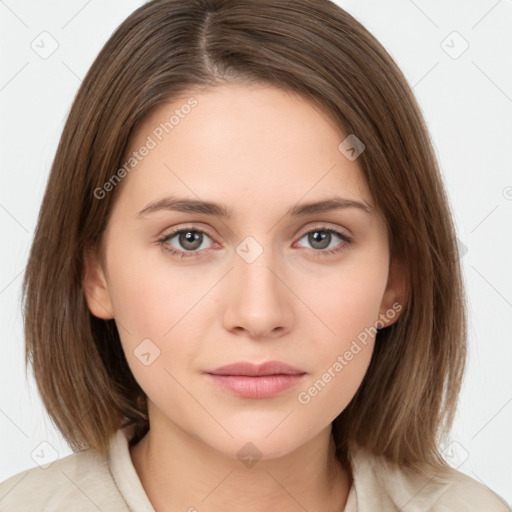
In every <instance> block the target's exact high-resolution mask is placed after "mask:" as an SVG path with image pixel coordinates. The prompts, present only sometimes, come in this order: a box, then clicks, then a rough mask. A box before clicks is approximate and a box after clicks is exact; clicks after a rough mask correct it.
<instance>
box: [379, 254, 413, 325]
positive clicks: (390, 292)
mask: <svg viewBox="0 0 512 512" xmlns="http://www.w3.org/2000/svg"><path fill="white" fill-rule="evenodd" d="M407 294H408V287H407V275H406V269H405V266H404V265H403V264H402V263H401V262H399V261H398V260H396V259H393V260H392V261H391V262H390V265H389V272H388V282H387V284H386V289H385V291H384V295H383V296H382V301H381V306H380V310H379V320H378V325H379V327H388V326H390V325H392V324H394V323H395V322H396V321H397V320H398V319H399V318H400V315H401V312H402V311H403V309H404V308H405V303H406V301H407Z"/></svg>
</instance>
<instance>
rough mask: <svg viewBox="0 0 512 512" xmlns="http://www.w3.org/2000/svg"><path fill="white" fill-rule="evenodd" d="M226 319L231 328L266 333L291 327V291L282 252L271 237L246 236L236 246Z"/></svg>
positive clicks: (259, 334) (254, 334)
mask: <svg viewBox="0 0 512 512" xmlns="http://www.w3.org/2000/svg"><path fill="white" fill-rule="evenodd" d="M236 253H237V254H236V255H235V260H234V268H233V271H232V272H230V280H231V281H230V282H231V284H230V288H231V293H230V297H229V298H228V303H227V308H228V310H227V311H226V317H225V318H226V321H227V323H228V324H229V325H227V326H226V327H228V328H231V329H233V328H243V329H246V330H247V331H249V332H250V333H251V334H252V335H253V336H263V335H265V334H268V333H270V332H272V331H274V330H276V328H280V329H281V330H282V329H283V328H285V329H287V328H288V327H289V323H290V321H291V311H290V297H289V293H290V292H289V291H288V290H287V288H286V286H285V285H284V284H283V282H282V280H283V281H284V279H283V276H280V273H281V270H280V269H281V268H282V265H281V264H280V263H281V262H280V259H279V254H276V253H274V251H273V250H272V247H271V237H270V236H268V237H265V238H264V240H263V237H259V238H258V240H256V238H255V237H251V236H249V237H246V238H245V239H244V240H242V242H241V243H240V244H239V245H238V246H237V248H236Z"/></svg>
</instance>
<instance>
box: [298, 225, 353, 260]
mask: <svg viewBox="0 0 512 512" xmlns="http://www.w3.org/2000/svg"><path fill="white" fill-rule="evenodd" d="M303 238H306V239H307V242H308V243H309V244H311V246H312V248H313V250H315V253H317V254H315V256H319V257H322V256H326V255H329V254H336V253H339V252H341V251H343V250H344V249H345V248H346V247H347V246H348V245H349V244H350V243H351V242H352V238H351V237H349V236H348V235H345V234H344V233H341V232H340V231H337V230H336V229H333V228H330V227H326V226H320V227H316V228H314V229H312V230H309V231H308V232H307V233H305V234H304V235H303V236H302V237H301V240H302V239H303ZM336 238H338V239H340V240H342V243H338V244H335V245H334V246H332V245H331V243H332V242H333V240H334V241H336V240H335V239H336Z"/></svg>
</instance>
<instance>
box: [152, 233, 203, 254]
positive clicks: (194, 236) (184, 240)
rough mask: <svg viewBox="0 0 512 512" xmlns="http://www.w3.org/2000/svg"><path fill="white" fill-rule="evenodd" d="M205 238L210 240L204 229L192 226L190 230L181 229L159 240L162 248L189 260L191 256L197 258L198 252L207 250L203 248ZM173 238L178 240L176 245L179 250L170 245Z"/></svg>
mask: <svg viewBox="0 0 512 512" xmlns="http://www.w3.org/2000/svg"><path fill="white" fill-rule="evenodd" d="M205 236H206V237H208V238H210V237H209V236H208V235H207V234H206V232H204V231H203V230H202V229H199V228H196V227H195V226H191V227H190V228H185V229H183V228H181V229H179V230H176V231H173V232H172V233H170V234H166V235H165V236H164V237H163V238H161V239H160V240H158V243H159V244H160V245H161V246H162V249H164V250H165V251H167V252H170V253H171V254H173V255H174V256H180V257H181V258H187V257H190V256H197V254H196V253H197V251H199V249H204V248H205V247H202V246H203V242H204V237H205ZM173 238H175V239H176V243H177V244H178V246H179V247H178V248H176V247H174V246H173V245H170V243H171V241H172V239H173ZM181 248H183V249H184V250H182V249H181Z"/></svg>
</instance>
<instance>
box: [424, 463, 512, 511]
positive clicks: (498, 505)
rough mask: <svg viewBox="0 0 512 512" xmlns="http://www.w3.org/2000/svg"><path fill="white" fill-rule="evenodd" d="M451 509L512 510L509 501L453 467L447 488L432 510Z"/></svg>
mask: <svg viewBox="0 0 512 512" xmlns="http://www.w3.org/2000/svg"><path fill="white" fill-rule="evenodd" d="M449 510H460V511H463V512H465V511H468V512H469V511H472V510H485V511H486V512H512V509H511V508H510V506H509V505H508V504H507V502H506V501H505V500H504V499H503V498H501V496H499V495H498V494H496V493H495V492H494V491H492V490H491V489H489V487H487V486H486V485H484V484H482V483H480V482H478V481H476V480H475V479H473V478H471V477H470V476H468V475H466V474H465V473H462V472H460V471H457V470H455V469H453V470H452V471H451V477H450V478H449V479H448V482H447V483H446V484H445V488H444V489H443V491H442V492H441V493H440V495H439V497H438V498H437V499H436V501H435V502H434V503H433V508H432V511H433V512H434V511H435V512H447V511H449Z"/></svg>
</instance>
